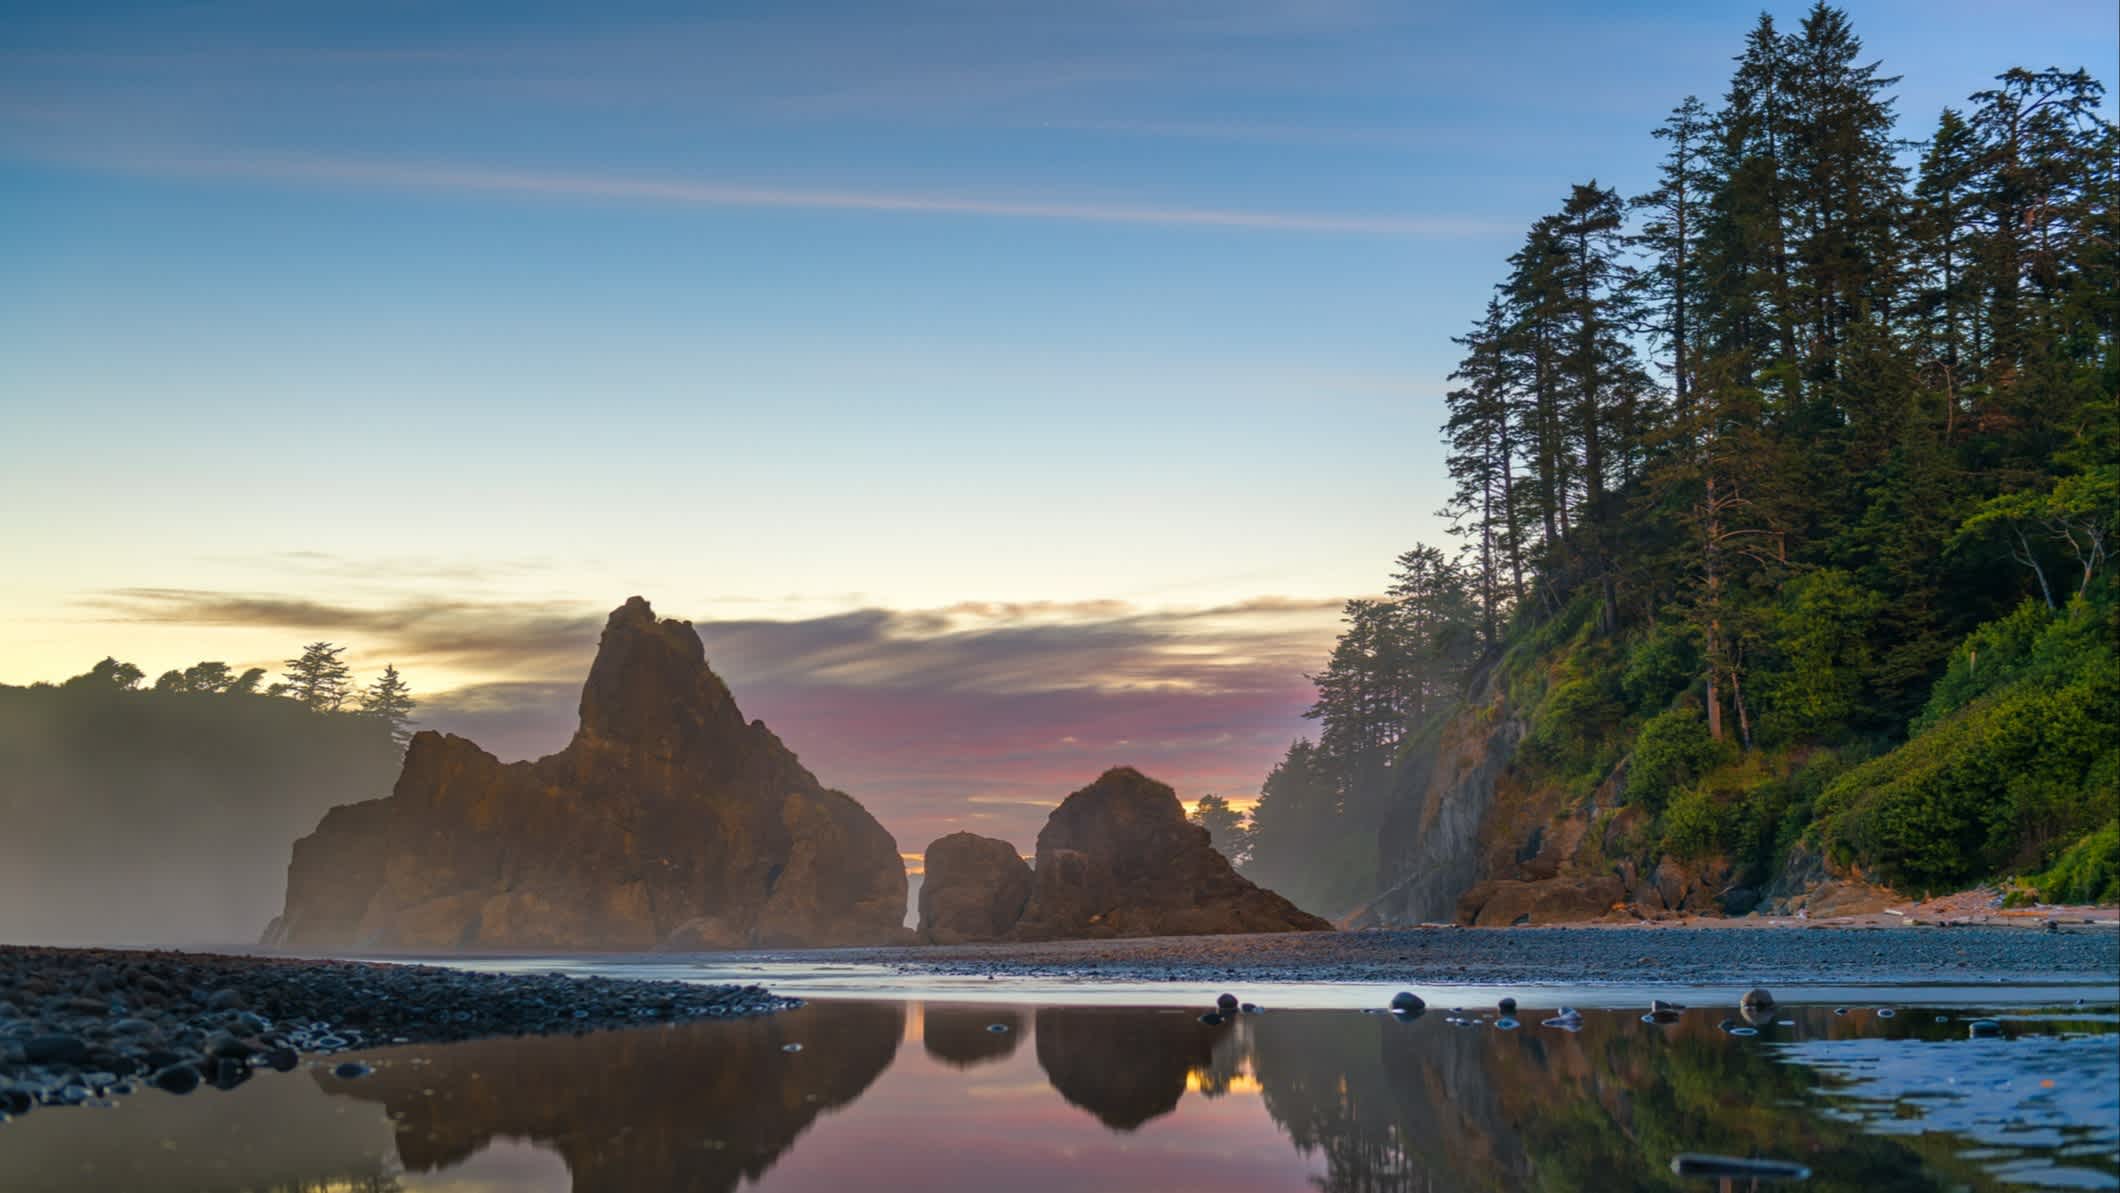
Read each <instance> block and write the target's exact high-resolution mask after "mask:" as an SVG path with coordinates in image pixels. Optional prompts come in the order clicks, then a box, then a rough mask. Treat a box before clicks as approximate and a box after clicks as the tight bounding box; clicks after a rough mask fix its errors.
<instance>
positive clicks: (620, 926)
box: [266, 597, 906, 950]
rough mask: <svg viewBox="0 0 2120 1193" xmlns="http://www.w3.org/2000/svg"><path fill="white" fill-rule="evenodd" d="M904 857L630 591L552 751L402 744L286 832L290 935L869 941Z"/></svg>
mask: <svg viewBox="0 0 2120 1193" xmlns="http://www.w3.org/2000/svg"><path fill="white" fill-rule="evenodd" d="M905 894H906V880H905V865H904V862H903V861H902V860H901V859H900V858H899V856H898V845H897V842H896V841H894V840H893V839H892V838H891V835H890V834H889V833H887V832H885V831H884V829H883V826H882V825H880V824H878V823H876V821H875V819H874V818H873V817H871V816H870V815H869V814H868V812H866V811H865V810H863V808H862V807H861V805H860V804H858V803H856V802H854V800H853V799H852V798H850V797H848V796H847V795H845V794H842V793H841V792H837V791H832V790H829V789H827V788H826V787H824V786H823V785H822V784H820V783H819V782H818V781H817V779H816V777H815V776H814V775H812V774H810V772H809V771H808V770H806V769H804V768H803V766H802V764H801V763H800V762H798V761H796V758H795V755H794V754H793V753H791V752H790V751H789V750H788V749H787V747H786V746H783V745H782V744H781V743H780V739H779V738H777V737H775V736H774V735H773V733H772V732H771V731H770V730H768V729H767V728H766V727H765V725H764V723H763V722H759V721H751V722H748V723H746V722H745V720H744V718H743V714H742V713H741V712H739V711H738V710H737V707H736V701H735V700H734V699H733V698H732V697H731V696H730V695H729V689H728V688H727V687H726V686H725V685H724V684H723V683H722V682H721V680H720V679H719V678H718V677H716V676H715V674H714V673H713V671H711V670H709V669H708V667H707V663H706V656H705V651H704V650H703V648H702V647H701V645H700V641H699V635H698V634H696V633H694V632H693V630H692V627H691V624H690V623H688V622H683V621H675V620H671V621H658V620H657V619H656V617H655V614H654V611H653V610H651V609H650V608H649V607H648V603H647V602H646V601H644V600H642V599H641V598H639V597H634V598H633V599H632V600H629V601H627V602H626V603H625V605H624V606H622V607H621V608H619V609H618V610H617V611H616V612H614V613H612V614H611V618H610V620H609V621H608V622H607V623H606V624H605V626H604V634H603V640H602V642H601V644H600V645H599V646H598V648H597V655H596V662H595V664H594V665H593V666H592V667H591V668H590V670H589V679H588V682H587V683H586V684H585V685H583V688H582V699H581V727H580V729H578V730H577V731H576V732H575V734H574V740H573V741H572V742H571V743H569V744H568V746H567V748H566V749H564V750H561V751H560V752H559V753H557V754H553V755H551V756H549V757H546V758H541V759H539V760H537V761H536V762H514V763H506V764H503V763H502V762H500V761H499V760H498V759H496V758H494V756H493V755H491V754H488V753H487V752H485V751H484V750H482V749H480V748H479V747H478V746H476V745H474V744H473V743H471V742H469V741H467V740H465V739H463V738H461V737H455V736H444V735H442V734H438V733H421V734H419V735H418V736H416V737H414V738H413V739H412V746H411V749H410V750H409V751H407V753H406V755H405V766H404V771H403V773H401V774H400V775H399V777H398V781H397V787H396V789H395V791H393V793H392V794H391V795H390V796H389V797H388V798H386V799H380V800H372V801H370V802H368V803H362V804H352V805H348V806H345V807H339V808H334V809H332V810H331V812H330V813H329V814H327V815H326V816H325V817H324V820H323V823H322V824H320V825H319V826H318V827H317V830H316V832H314V833H312V834H311V835H309V836H308V837H305V838H303V839H302V840H300V841H298V842H296V843H295V847H294V862H293V864H292V865H291V866H289V867H288V873H287V910H286V913H285V914H284V915H283V916H282V917H281V918H280V919H279V920H277V921H275V922H274V926H273V928H272V929H269V930H268V932H267V938H266V943H268V944H275V945H280V946H284V947H287V948H293V949H332V950H349V949H361V950H373V949H401V950H428V949H437V950H453V949H565V950H577V949H579V950H639V949H649V948H656V947H669V948H726V947H742V946H748V945H759V946H780V945H839V944H863V943H880V942H885V941H890V940H893V939H896V938H899V937H900V936H902V934H903V927H902V922H903V920H904V918H905Z"/></svg>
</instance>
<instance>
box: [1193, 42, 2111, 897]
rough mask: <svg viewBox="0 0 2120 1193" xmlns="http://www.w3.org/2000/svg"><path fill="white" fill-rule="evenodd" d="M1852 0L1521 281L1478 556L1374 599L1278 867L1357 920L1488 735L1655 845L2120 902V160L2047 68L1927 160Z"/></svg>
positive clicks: (1758, 70)
mask: <svg viewBox="0 0 2120 1193" xmlns="http://www.w3.org/2000/svg"><path fill="white" fill-rule="evenodd" d="M1896 82H1897V80H1896V79H1895V78H1893V77H1891V76H1890V75H1888V74H1886V73H1885V72H1884V70H1883V68H1882V67H1881V65H1880V64H1877V63H1874V62H1870V61H1867V60H1866V59H1865V56H1864V53H1863V47H1862V43H1861V41H1860V39H1859V37H1858V36H1857V34H1856V32H1855V30H1854V29H1853V28H1852V27H1851V25H1850V22H1849V19H1848V17H1847V15H1846V14H1845V13H1844V12H1842V11H1840V10H1838V9H1834V8H1831V7H1827V6H1825V5H1823V4H1820V5H1818V6H1817V7H1815V8H1814V9H1812V10H1811V11H1810V12H1809V14H1808V15H1807V16H1806V17H1805V18H1804V19H1803V20H1802V22H1801V23H1800V25H1799V26H1798V27H1797V28H1795V29H1792V30H1787V31H1784V30H1783V29H1780V28H1777V27H1776V25H1775V23H1774V22H1773V21H1772V20H1771V19H1770V18H1768V17H1765V16H1762V17H1761V18H1760V20H1759V22H1758V24H1757V25H1756V26H1755V27H1754V28H1753V29H1752V30H1751V32H1750V33H1749V34H1748V35H1747V36H1745V38H1744V39H1743V42H1742V46H1741V48H1740V49H1739V52H1738V53H1737V54H1736V56H1735V69H1734V72H1733V73H1732V76H1731V78H1730V82H1729V87H1728V90H1727V91H1726V93H1725V94H1724V95H1723V96H1722V98H1721V101H1720V103H1719V104H1717V105H1714V106H1712V107H1711V106H1710V105H1708V104H1705V103H1703V102H1702V101H1700V100H1699V99H1696V98H1694V97H1687V98H1686V99H1684V100H1683V101H1682V102H1681V103H1679V104H1678V105H1677V106H1676V107H1675V108H1673V109H1672V111H1671V113H1670V115H1669V117H1668V118H1667V119H1666V120H1665V121H1664V122H1663V123H1662V125H1660V126H1659V127H1657V128H1655V129H1652V130H1646V132H1647V134H1648V135H1651V136H1653V137H1655V138H1656V139H1657V141H1658V142H1659V144H1660V146H1661V149H1662V153H1661V167H1660V171H1659V174H1658V176H1657V178H1656V179H1655V185H1654V186H1653V187H1652V188H1651V189H1649V190H1648V191H1647V192H1646V193H1643V194H1638V195H1624V194H1621V193H1619V192H1618V191H1617V190H1615V189H1613V188H1611V187H1607V186H1602V185H1600V184H1599V183H1598V182H1596V181H1594V180H1592V181H1586V182H1583V183H1581V184H1579V185H1575V186H1573V187H1572V188H1571V189H1570V190H1569V191H1568V193H1567V194H1565V195H1563V196H1559V199H1560V202H1559V205H1558V207H1557V208H1556V209H1555V210H1554V211H1553V212H1552V213H1551V214H1549V215H1546V216H1544V217H1542V218H1540V219H1538V220H1537V221H1535V222H1534V223H1533V224H1532V226H1531V227H1530V228H1529V229H1527V230H1526V233H1525V236H1524V239H1523V242H1522V245H1521V247H1520V248H1519V249H1517V251H1516V252H1515V253H1514V254H1513V255H1511V256H1510V257H1509V258H1508V259H1507V260H1506V261H1504V262H1497V269H1498V272H1499V282H1498V284H1497V286H1496V287H1495V292H1494V296H1493V298H1492V299H1491V300H1490V301H1489V302H1488V303H1487V304H1486V307H1485V309H1484V310H1481V311H1478V312H1472V313H1471V315H1472V318H1471V320H1470V325H1469V326H1468V327H1467V328H1466V330H1465V331H1464V333H1463V334H1462V335H1460V336H1458V337H1457V338H1456V342H1457V343H1458V344H1459V345H1460V346H1461V347H1462V349H1463V358H1462V363H1461V364H1460V365H1459V366H1458V369H1457V371H1456V373H1455V374H1454V376H1453V381H1454V383H1455V386H1456V388H1454V389H1453V390H1452V391H1451V393H1450V394H1449V398H1448V407H1449V419H1448V422H1447V425H1446V426H1444V428H1443V435H1444V438H1445V443H1446V445H1447V450H1448V463H1449V470H1450V475H1451V476H1452V477H1453V478H1454V480H1455V482H1456V489H1455V496H1454V498H1453V499H1452V500H1451V502H1450V505H1449V507H1448V508H1447V509H1446V510H1444V511H1443V513H1444V515H1445V516H1447V517H1448V518H1449V519H1450V521H1451V524H1452V527H1453V531H1454V534H1455V536H1456V538H1457V542H1456V543H1455V544H1454V545H1453V546H1452V547H1451V548H1450V549H1448V550H1446V549H1443V548H1439V547H1436V546H1420V547H1417V548H1415V549H1413V550H1411V551H1408V552H1407V553H1406V554H1404V555H1402V556H1401V557H1400V558H1399V559H1398V561H1397V565H1396V569H1395V571H1394V573H1393V575H1392V577H1391V581H1390V587H1389V589H1388V592H1387V594H1386V595H1385V596H1383V597H1381V598H1379V599H1370V600H1355V601H1350V602H1348V604H1347V606H1346V609H1345V630H1344V632H1343V634H1342V635H1341V637H1340V638H1339V641H1338V643H1337V644H1336V646H1335V648H1334V650H1333V652H1332V655H1331V658H1330V659H1329V660H1327V661H1326V663H1325V665H1324V667H1323V669H1322V670H1321V671H1320V673H1319V674H1318V675H1316V676H1315V677H1314V678H1315V680H1316V683H1317V687H1318V700H1317V704H1316V706H1315V707H1314V708H1312V709H1311V710H1310V715H1311V716H1312V717H1314V718H1316V719H1317V720H1318V722H1319V732H1318V734H1317V737H1316V739H1315V740H1314V741H1313V740H1309V739H1305V740H1302V741H1299V742H1297V743H1296V744H1295V745H1294V746H1292V747H1291V748H1290V750H1289V751H1288V754H1287V756H1286V757H1285V758H1284V759H1283V760H1282V761H1281V762H1280V764H1279V765H1278V766H1277V767H1275V769H1274V770H1273V772H1272V774H1271V775H1270V776H1269V777H1268V778H1267V779H1266V781H1265V784H1264V787H1263V790H1262V793H1261V796H1260V799H1259V802H1258V804H1257V806H1256V807H1255V808H1254V809H1253V811H1252V814H1251V818H1250V820H1249V822H1248V823H1245V824H1242V825H1238V826H1234V827H1232V826H1224V832H1223V833H1222V834H1220V835H1219V837H1218V839H1219V840H1221V841H1224V842H1228V843H1230V844H1229V847H1231V848H1233V849H1234V850H1235V851H1236V852H1238V853H1239V855H1240V856H1241V857H1242V858H1243V859H1244V866H1245V869H1246V872H1247V873H1249V874H1250V875H1251V876H1253V877H1254V878H1255V879H1257V880H1258V881H1260V882H1262V883H1265V884H1266V885H1268V886H1272V887H1274V888H1276V889H1278V890H1281V891H1282V892H1284V893H1286V894H1288V895H1289V896H1291V897H1292V898H1295V899H1296V900H1297V901H1298V902H1299V903H1302V904H1303V905H1304V906H1306V907H1310V908H1312V909H1315V910H1318V911H1321V912H1327V913H1329V914H1338V913H1341V912H1344V911H1347V910H1349V909H1350V908H1353V907H1356V906H1358V905H1360V904H1361V903H1362V902H1363V901H1365V900H1366V899H1367V898H1369V897H1370V896H1371V895H1373V894H1374V893H1375V892H1376V891H1377V890H1379V889H1380V888H1381V887H1382V886H1384V885H1386V884H1388V883H1389V882H1391V881H1393V880H1394V879H1395V878H1398V877H1402V876H1399V875H1394V874H1391V873H1389V872H1388V871H1389V867H1390V861H1389V859H1388V857H1387V858H1386V859H1384V860H1383V861H1381V862H1380V860H1379V848H1378V837H1379V833H1380V832H1381V831H1382V830H1383V828H1384V826H1385V824H1386V822H1387V820H1388V819H1389V818H1390V816H1391V814H1392V811H1393V808H1394V806H1396V805H1400V804H1403V803H1404V801H1405V800H1406V799H1407V798H1408V792H1407V790H1406V783H1405V782H1404V781H1403V779H1404V776H1405V775H1406V774H1407V773H1408V772H1409V771H1410V770H1411V768H1412V764H1414V763H1417V762H1424V761H1427V760H1428V756H1430V755H1433V754H1434V753H1435V752H1436V751H1437V750H1438V749H1439V748H1441V743H1443V742H1445V741H1448V740H1457V737H1456V736H1453V735H1452V734H1451V732H1450V727H1451V725H1452V723H1453V719H1456V720H1457V721H1459V722H1462V721H1463V720H1464V719H1465V718H1471V717H1486V716H1493V715H1495V712H1494V710H1495V709H1497V708H1502V709H1506V710H1508V713H1509V715H1512V716H1518V717H1522V718H1524V719H1525V721H1526V722H1527V724H1528V731H1527V732H1526V733H1525V734H1524V737H1523V740H1522V742H1521V744H1520V745H1519V746H1518V747H1517V748H1516V749H1515V752H1514V755H1513V757H1512V758H1510V759H1509V761H1508V765H1509V767H1510V768H1511V769H1512V771H1513V782H1514V784H1515V786H1516V787H1517V788H1519V789H1543V790H1546V791H1548V792H1553V793H1558V795H1559V797H1560V798H1561V799H1563V801H1573V802H1574V803H1576V804H1578V805H1582V804H1587V803H1589V801H1592V800H1593V799H1598V800H1602V801H1603V803H1602V805H1600V806H1602V807H1603V808H1604V809H1605V810H1606V812H1608V813H1610V812H1615V811H1619V810H1623V809H1625V808H1628V807H1632V808H1635V809H1638V812H1636V813H1635V817H1634V821H1633V823H1636V824H1637V825H1638V827H1637V828H1635V829H1634V830H1632V831H1631V835H1630V836H1629V837H1628V839H1627V841H1626V849H1627V851H1628V852H1631V853H1632V854H1633V855H1635V856H1638V857H1640V858H1643V859H1650V858H1655V857H1659V856H1670V857H1676V858H1679V859H1686V858H1695V857H1704V856H1715V857H1719V858H1722V859H1726V861H1727V863H1728V864H1729V865H1731V866H1733V867H1734V868H1735V871H1736V873H1738V874H1739V875H1740V878H1741V880H1742V881H1745V882H1749V883H1752V884H1754V885H1759V884H1763V883H1765V882H1767V881H1770V880H1771V879H1772V878H1773V876H1774V875H1775V874H1776V873H1778V872H1779V871H1781V870H1782V869H1784V868H1785V867H1786V866H1787V865H1788V863H1789V859H1790V857H1791V856H1792V851H1803V852H1804V853H1805V854H1806V855H1807V856H1812V857H1819V856H1822V857H1823V859H1824V860H1825V862H1826V863H1827V864H1829V865H1830V866H1832V867H1835V868H1837V869H1839V870H1841V871H1852V872H1854V873H1857V874H1860V875H1861V876H1863V877H1865V878H1868V879H1870V880H1873V881H1881V882H1884V883H1888V884H1890V885H1892V886H1894V887H1896V888H1898V889H1901V890H1907V891H1913V892H1916V893H1918V892H1920V891H1924V890H1935V891H1942V890H1947V889H1956V888H1959V887H1963V886H1965V885H1968V884H1972V883H1975V882H1980V881H1986V880H1993V879H1997V878H2003V877H2020V878H2023V879H2025V880H2026V881H2027V883H2028V885H2029V886H2030V887H2032V888H2034V889H2036V890H2037V891H2038V892H2039V893H2040V894H2041V895H2043V896H2044V897H2047V898H2053V899H2069V900H2089V899H2099V900H2105V901H2111V900H2114V899H2120V724H2116V717H2115V715H2114V711H2113V710H2114V709H2116V708H2120V665H2116V662H2115V646H2114V644H2115V642H2116V640H2120V601H2116V596H2115V591H2114V582H2113V579H2112V575H2111V569H2110V568H2109V566H2108V565H2109V563H2110V557H2109V553H2110V551H2111V544H2112V541H2113V536H2114V534H2115V532H2116V530H2120V463H2116V461H2120V416H2116V394H2120V351H2116V343H2115V332H2116V323H2120V255H2116V254H2120V222H2116V221H2120V217H2116V214H2115V204H2114V199H2115V192H2116V189H2120V183H2116V175H2115V157H2116V147H2120V131H2116V129H2115V127H2114V126H2113V124H2112V123H2110V122H2109V121H2108V120H2106V119H2105V118H2104V117H2103V116H2102V114H2101V106H2100V105H2101V100H2102V96H2103V88H2102V86H2101V84H2100V83H2099V82H2098V81H2096V80H2095V79H2093V78H2092V77H2091V76H2090V75H2089V74H2088V73H2086V72H2084V71H2082V70H2076V69H2060V68H2043V69H2026V68H2016V69H2010V70H2007V71H2005V72H2004V73H2002V74H2000V75H1997V76H1996V77H1995V78H1994V80H1993V85H1992V86H1990V87H1987V88H1985V89H1982V90H1980V91H1978V92H1976V93H1974V94H1972V95H1971V96H1969V97H1968V98H1967V100H1966V101H1965V103H1964V105H1963V106H1962V107H1957V108H1948V109H1945V110H1944V111H1943V112H1941V113H1940V114H1939V115H1937V116H1936V117H1935V118H1934V119H1933V121H1932V122H1930V123H1929V124H1928V125H1927V127H1926V128H1922V129H1919V130H1917V131H1918V133H1919V135H1921V136H1922V137H1923V138H1924V139H1922V140H1919V141H1912V140H1907V139H1903V138H1906V137H1907V136H1908V131H1909V130H1906V129H1904V128H1903V127H1902V126H1901V123H1900V121H1899V120H1898V119H1897V116H1896V114H1895V112H1894V110H1893V99H1892V89H1893V86H1894V84H1895V83H1896Z"/></svg>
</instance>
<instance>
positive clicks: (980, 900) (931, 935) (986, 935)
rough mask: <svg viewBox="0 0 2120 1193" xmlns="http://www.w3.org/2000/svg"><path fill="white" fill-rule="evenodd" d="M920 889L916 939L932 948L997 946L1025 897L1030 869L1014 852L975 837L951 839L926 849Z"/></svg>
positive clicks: (1007, 846)
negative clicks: (983, 943) (995, 942)
mask: <svg viewBox="0 0 2120 1193" xmlns="http://www.w3.org/2000/svg"><path fill="white" fill-rule="evenodd" d="M924 864H925V867H926V876H925V877H924V878H923V879H922V881H921V884H920V939H922V940H924V941H928V942H930V943H933V944H964V943H966V942H970V941H983V940H1000V939H1001V938H1002V937H1004V936H1006V935H1008V932H1009V929H1011V928H1013V927H1015V926H1016V921H1017V919H1019V918H1020V917H1021V916H1022V915H1023V905H1024V904H1025V903H1027V902H1029V901H1030V897H1031V867H1030V864H1029V863H1028V862H1025V861H1024V860H1023V858H1022V857H1021V856H1020V855H1019V854H1017V852H1016V847H1015V846H1014V845H1011V844H1009V843H1008V842H1006V841H1000V840H996V839H995V838H993V837H982V836H980V835H978V834H977V833H951V834H950V835H949V836H947V837H941V838H938V839H937V840H936V841H935V842H934V843H932V844H930V845H929V846H928V847H927V853H926V855H925V863H924Z"/></svg>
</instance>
